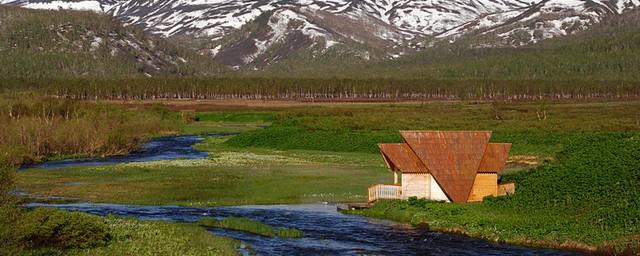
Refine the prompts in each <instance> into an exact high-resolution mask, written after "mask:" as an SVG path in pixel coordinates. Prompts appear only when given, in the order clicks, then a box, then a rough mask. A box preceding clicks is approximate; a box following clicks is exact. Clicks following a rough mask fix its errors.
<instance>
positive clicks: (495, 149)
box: [478, 143, 511, 174]
mask: <svg viewBox="0 0 640 256" xmlns="http://www.w3.org/2000/svg"><path fill="white" fill-rule="evenodd" d="M509 151H511V143H489V144H487V148H486V149H485V150H484V157H483V158H482V162H480V167H479V168H478V172H479V173H488V172H491V173H493V172H495V173H498V174H500V173H502V171H504V168H505V166H506V165H507V159H508V158H509Z"/></svg>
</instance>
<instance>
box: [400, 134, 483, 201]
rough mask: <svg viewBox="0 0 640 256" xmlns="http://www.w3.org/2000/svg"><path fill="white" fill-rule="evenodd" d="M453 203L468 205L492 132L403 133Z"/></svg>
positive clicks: (406, 140)
mask: <svg viewBox="0 0 640 256" xmlns="http://www.w3.org/2000/svg"><path fill="white" fill-rule="evenodd" d="M400 135H401V136H402V138H403V139H404V140H405V142H406V143H407V144H408V145H409V146H410V147H411V149H412V150H413V152H415V154H416V156H418V158H419V159H420V160H421V161H422V163H423V164H424V165H425V166H426V167H427V169H428V170H429V173H431V175H432V176H433V178H434V179H435V180H436V182H438V184H439V185H440V187H441V188H442V189H443V190H444V192H445V193H446V194H447V195H448V196H449V198H450V199H451V201H454V202H466V201H467V199H468V197H469V193H470V192H471V188H472V187H473V182H474V180H475V177H476V173H477V172H478V169H479V167H480V162H481V161H482V159H483V156H484V150H485V148H486V146H487V144H488V143H489V138H490V137H491V132H490V131H400Z"/></svg>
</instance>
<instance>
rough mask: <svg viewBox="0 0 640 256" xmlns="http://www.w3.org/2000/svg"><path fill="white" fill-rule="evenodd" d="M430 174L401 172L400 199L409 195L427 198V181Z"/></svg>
mask: <svg viewBox="0 0 640 256" xmlns="http://www.w3.org/2000/svg"><path fill="white" fill-rule="evenodd" d="M430 177H431V175H429V174H426V173H403V174H402V199H408V198H409V197H413V196H415V197H417V198H427V197H428V196H429V191H428V190H429V189H428V188H429V182H430V180H431V179H430Z"/></svg>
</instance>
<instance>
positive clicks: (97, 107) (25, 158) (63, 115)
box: [0, 93, 181, 165]
mask: <svg viewBox="0 0 640 256" xmlns="http://www.w3.org/2000/svg"><path fill="white" fill-rule="evenodd" d="M180 125H181V121H180V119H179V118H178V116H177V115H176V114H173V113H170V112H169V111H168V110H166V109H164V108H162V107H156V108H153V109H152V110H149V111H142V112H141V111H129V110H127V109H124V108H120V107H114V106H109V105H105V104H96V103H90V102H79V101H74V100H60V99H54V98H50V97H45V96H40V95H37V94H30V93H15V94H4V95H2V97H0V131H2V132H1V133H0V152H1V154H0V162H3V163H8V164H10V165H20V164H23V163H28V162H33V161H39V160H42V159H43V158H46V157H49V156H60V155H115V154H123V153H127V152H129V151H131V150H133V149H136V148H137V147H138V146H139V145H140V144H141V143H142V142H143V141H144V139H145V138H146V137H148V136H151V135H154V134H158V133H163V132H172V131H176V130H178V129H179V128H180Z"/></svg>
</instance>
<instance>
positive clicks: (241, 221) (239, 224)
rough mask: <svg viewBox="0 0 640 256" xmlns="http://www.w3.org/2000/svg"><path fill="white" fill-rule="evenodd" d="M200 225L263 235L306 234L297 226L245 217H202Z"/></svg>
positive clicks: (296, 235) (293, 235) (291, 236)
mask: <svg viewBox="0 0 640 256" xmlns="http://www.w3.org/2000/svg"><path fill="white" fill-rule="evenodd" d="M198 225H200V226H203V227H208V228H223V229H230V230H238V231H244V232H249V233H253V234H257V235H261V236H268V237H281V238H299V237H302V235H304V233H303V232H302V231H301V230H298V229H295V228H275V227H273V226H271V225H269V224H265V223H262V222H260V221H256V220H252V219H249V218H244V217H227V218H224V219H220V220H218V219H215V218H201V219H200V220H198Z"/></svg>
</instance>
